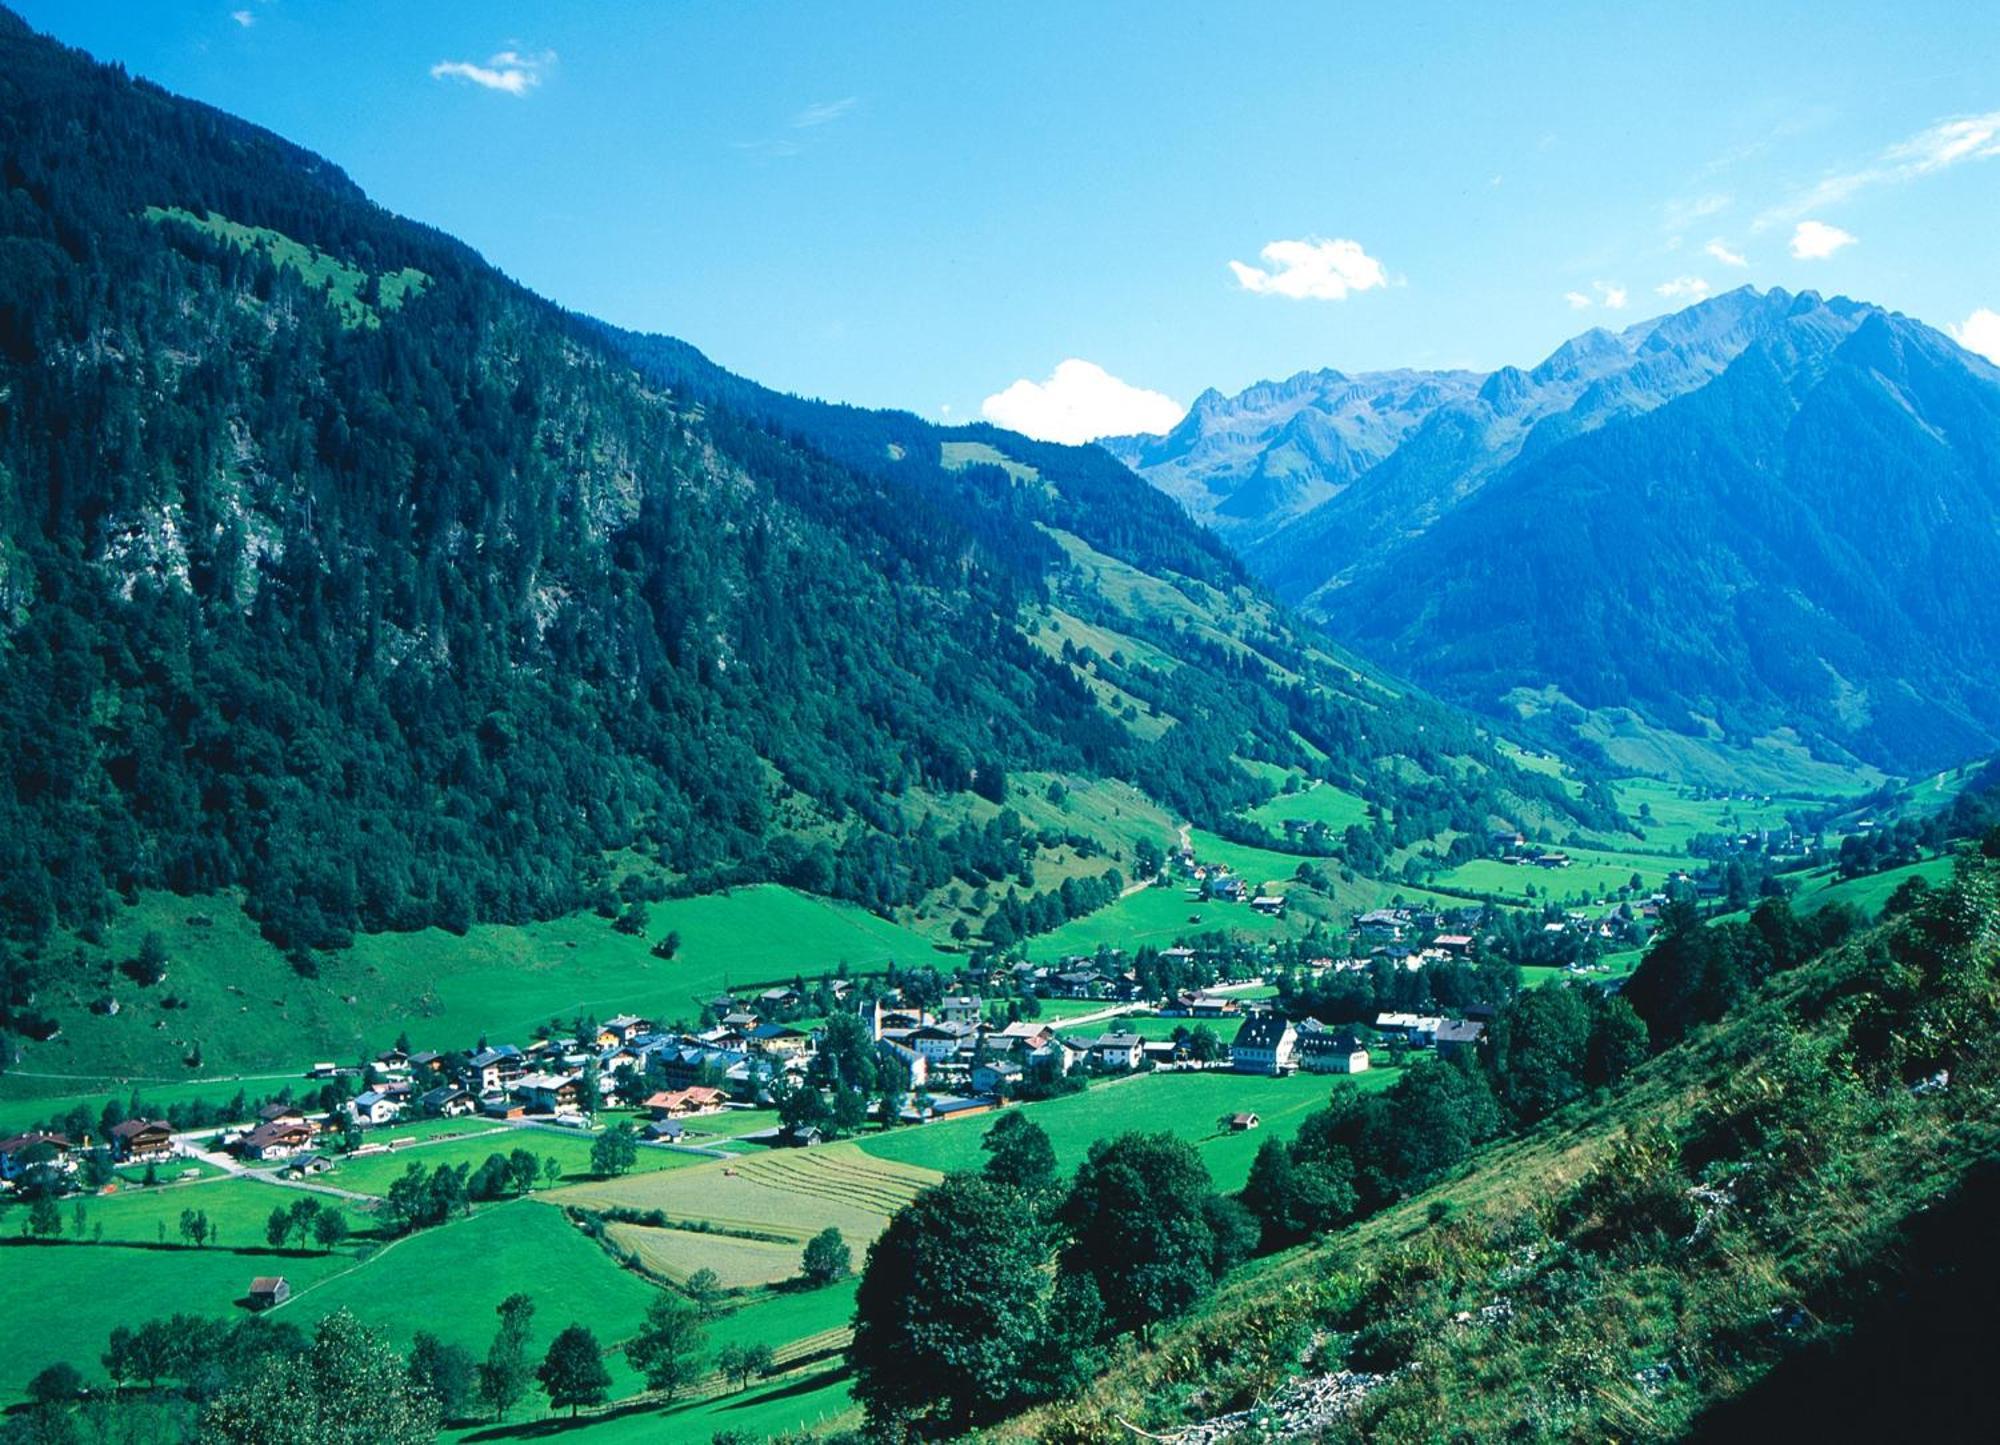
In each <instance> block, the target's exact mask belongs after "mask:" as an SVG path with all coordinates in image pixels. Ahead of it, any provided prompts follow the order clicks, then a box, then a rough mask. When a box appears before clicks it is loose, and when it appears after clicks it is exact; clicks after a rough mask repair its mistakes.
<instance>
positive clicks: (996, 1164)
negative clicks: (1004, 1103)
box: [979, 1110, 1056, 1195]
mask: <svg viewBox="0 0 2000 1445" xmlns="http://www.w3.org/2000/svg"><path fill="white" fill-rule="evenodd" d="M979 1147H980V1148H981V1149H983V1150H985V1151H986V1167H985V1173H986V1177H987V1178H988V1179H991V1180H992V1181H993V1182H994V1183H996V1184H1006V1185H1010V1186H1012V1187H1013V1188H1015V1189H1020V1190H1023V1191H1025V1192H1026V1193H1028V1194H1031V1195H1039V1194H1041V1193H1043V1192H1045V1191H1047V1190H1049V1189H1052V1188H1054V1187H1055V1183H1056V1149H1055V1145H1054V1144H1052V1143H1050V1142H1049V1134H1048V1130H1046V1129H1044V1128H1043V1127H1042V1126H1041V1125H1040V1124H1037V1123H1036V1122H1035V1121H1034V1120H1033V1119H1031V1118H1029V1117H1028V1116H1027V1115H1026V1114H1025V1113H1022V1112H1020V1111H1018V1110H1016V1111H1013V1112H1010V1113H1006V1114H1002V1115H1001V1116H1000V1121H999V1122H998V1123H997V1124H995V1125H994V1126H993V1127H992V1128H991V1129H988V1130H987V1131H986V1137H985V1138H984V1139H982V1140H980V1141H979Z"/></svg>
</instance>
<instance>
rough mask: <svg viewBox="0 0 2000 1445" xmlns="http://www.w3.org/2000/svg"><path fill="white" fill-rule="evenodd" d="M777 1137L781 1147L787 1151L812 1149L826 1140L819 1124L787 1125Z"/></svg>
mask: <svg viewBox="0 0 2000 1445" xmlns="http://www.w3.org/2000/svg"><path fill="white" fill-rule="evenodd" d="M777 1137H778V1143H779V1145H780V1146H782V1147H783V1148H786V1149H810V1148H812V1147H813V1145H815V1144H819V1143H823V1142H824V1141H825V1139H826V1135H824V1134H823V1133H821V1132H820V1128H819V1125H817V1124H787V1125H786V1126H785V1127H784V1128H782V1129H780V1130H779V1131H778V1136H777Z"/></svg>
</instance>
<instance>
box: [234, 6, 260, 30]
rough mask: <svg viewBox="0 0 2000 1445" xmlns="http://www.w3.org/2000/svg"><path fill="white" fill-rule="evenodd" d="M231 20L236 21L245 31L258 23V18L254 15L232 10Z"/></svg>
mask: <svg viewBox="0 0 2000 1445" xmlns="http://www.w3.org/2000/svg"><path fill="white" fill-rule="evenodd" d="M229 18H230V19H231V20H234V21H235V22H236V23H237V24H238V25H241V26H242V27H243V28H244V29H245V30H248V29H249V28H250V27H251V26H252V25H255V24H256V23H257V17H256V16H255V15H252V14H251V13H250V12H249V11H248V10H232V11H230V12H229Z"/></svg>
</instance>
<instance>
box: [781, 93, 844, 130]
mask: <svg viewBox="0 0 2000 1445" xmlns="http://www.w3.org/2000/svg"><path fill="white" fill-rule="evenodd" d="M858 104H860V101H859V100H857V99H856V98H855V97H854V96H851V95H844V96H842V97H841V98H840V99H839V100H822V101H820V102H818V103H817V104H815V105H809V106H807V107H806V108H805V109H804V110H802V111H800V112H799V113H798V114H797V115H795V116H793V117H792V129H794V130H810V129H812V128H813V127H814V126H816V125H830V124H831V123H833V122H834V121H837V120H839V119H840V118H841V117H842V116H844V115H846V114H847V113H848V112H849V111H850V110H853V109H854V107H855V106H856V105H858Z"/></svg>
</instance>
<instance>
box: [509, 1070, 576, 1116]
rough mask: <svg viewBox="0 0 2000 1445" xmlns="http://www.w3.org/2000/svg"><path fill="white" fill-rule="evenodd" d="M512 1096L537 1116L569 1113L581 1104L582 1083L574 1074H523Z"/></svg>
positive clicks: (517, 1081) (516, 1081) (517, 1080)
mask: <svg viewBox="0 0 2000 1445" xmlns="http://www.w3.org/2000/svg"><path fill="white" fill-rule="evenodd" d="M513 1095H514V1097H515V1098H517V1099H519V1100H520V1101H521V1102H522V1103H524V1104H526V1105H527V1106H528V1108H529V1109H531V1110H532V1111H534V1112H536V1113H539V1114H563V1113H569V1112H571V1111H573V1110H575V1109H576V1108H577V1107H578V1105H579V1104H580V1103H581V1102H582V1099H583V1083H582V1080H580V1079H579V1078H578V1077H577V1076H576V1075H575V1074H524V1075H522V1076H521V1077H520V1078H518V1079H516V1080H515V1081H514V1085H513Z"/></svg>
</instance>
